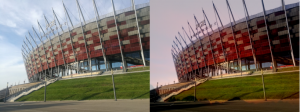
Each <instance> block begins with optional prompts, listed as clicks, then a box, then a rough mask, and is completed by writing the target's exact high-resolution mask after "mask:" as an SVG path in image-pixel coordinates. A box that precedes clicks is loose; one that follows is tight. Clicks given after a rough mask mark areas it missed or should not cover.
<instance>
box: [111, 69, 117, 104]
mask: <svg viewBox="0 0 300 112" xmlns="http://www.w3.org/2000/svg"><path fill="white" fill-rule="evenodd" d="M111 77H112V83H113V89H114V96H115V101H117V96H116V89H115V81H114V73H113V70H112V69H111Z"/></svg>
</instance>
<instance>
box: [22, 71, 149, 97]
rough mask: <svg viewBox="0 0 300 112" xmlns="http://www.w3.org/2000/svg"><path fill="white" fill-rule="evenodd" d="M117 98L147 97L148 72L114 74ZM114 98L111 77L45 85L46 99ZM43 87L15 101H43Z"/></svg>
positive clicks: (61, 81) (62, 81) (63, 81)
mask: <svg viewBox="0 0 300 112" xmlns="http://www.w3.org/2000/svg"><path fill="white" fill-rule="evenodd" d="M114 81H115V88H116V95H117V98H118V99H148V98H149V96H150V94H149V90H150V88H149V84H150V83H149V81H150V72H140V73H129V74H120V75H114ZM93 99H114V93H113V85H112V77H111V75H110V76H99V77H90V78H81V79H72V80H60V81H57V82H55V83H53V84H50V85H49V86H47V100H93ZM43 100H44V87H43V88H41V89H39V90H37V91H34V92H33V93H31V94H29V95H27V96H23V97H21V98H19V99H18V100H17V101H43Z"/></svg>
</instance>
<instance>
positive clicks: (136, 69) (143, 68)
mask: <svg viewBox="0 0 300 112" xmlns="http://www.w3.org/2000/svg"><path fill="white" fill-rule="evenodd" d="M142 70H150V67H149V66H146V67H137V68H131V69H127V72H135V71H142Z"/></svg>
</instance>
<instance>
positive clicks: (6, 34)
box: [0, 0, 149, 90]
mask: <svg viewBox="0 0 300 112" xmlns="http://www.w3.org/2000/svg"><path fill="white" fill-rule="evenodd" d="M95 1H96V5H97V9H98V12H99V15H100V16H101V15H104V14H107V13H111V12H112V11H113V9H112V4H111V1H110V0H95ZM63 2H64V4H65V6H66V8H67V10H68V13H69V15H70V18H71V20H72V22H73V24H74V25H76V24H79V14H78V9H77V4H76V0H64V1H63ZM78 2H79V4H80V7H81V9H82V12H83V13H84V14H83V16H84V18H85V20H90V19H94V18H95V15H94V14H95V12H94V8H93V3H92V0H78ZM147 2H149V0H135V4H136V5H137V4H142V3H147ZM114 4H115V9H116V10H120V9H124V8H127V7H130V6H131V5H132V4H131V0H114ZM52 8H53V9H54V11H55V13H56V15H57V16H58V19H59V21H60V22H61V23H63V22H65V21H66V18H65V13H64V9H63V5H62V0H51V1H50V0H0V90H2V89H4V88H5V87H6V85H7V82H8V83H9V85H12V84H13V85H15V84H18V83H20V84H23V83H24V81H25V83H28V78H27V75H26V70H25V65H24V61H23V58H22V54H21V48H22V44H23V40H24V39H25V36H27V38H30V37H29V35H28V32H30V33H31V34H32V35H34V34H35V33H34V32H33V30H32V27H34V28H35V30H37V32H39V31H38V24H37V21H39V22H40V24H41V26H42V27H43V28H44V30H45V20H44V16H43V15H45V16H46V18H47V19H48V21H51V20H53V19H54V16H53V13H52ZM65 28H66V27H65ZM34 38H35V39H36V40H38V39H37V37H35V35H34ZM43 40H44V39H43ZM30 41H31V43H32V44H33V43H34V42H33V40H30ZM37 43H38V44H39V43H40V42H39V41H37ZM33 45H34V46H35V44H33ZM24 47H26V46H24ZM29 47H31V46H30V45H29ZM26 49H27V48H26ZM30 49H31V48H30ZM27 50H28V49H27ZM25 52H26V51H25Z"/></svg>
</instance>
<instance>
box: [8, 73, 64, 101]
mask: <svg viewBox="0 0 300 112" xmlns="http://www.w3.org/2000/svg"><path fill="white" fill-rule="evenodd" d="M60 78H61V77H58V78H56V79H50V80H48V81H47V85H49V84H51V83H53V82H55V81H57V80H58V79H60ZM49 82H50V83H49ZM44 85H45V81H43V82H41V83H39V84H36V85H33V86H30V87H28V88H26V89H23V90H21V91H18V92H16V93H13V94H10V95H9V96H6V97H5V99H6V101H10V99H11V98H15V97H17V96H19V95H20V94H22V93H23V92H28V91H30V90H31V89H33V88H36V87H39V86H42V87H44ZM39 89H40V88H39ZM3 99H4V98H3Z"/></svg>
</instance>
